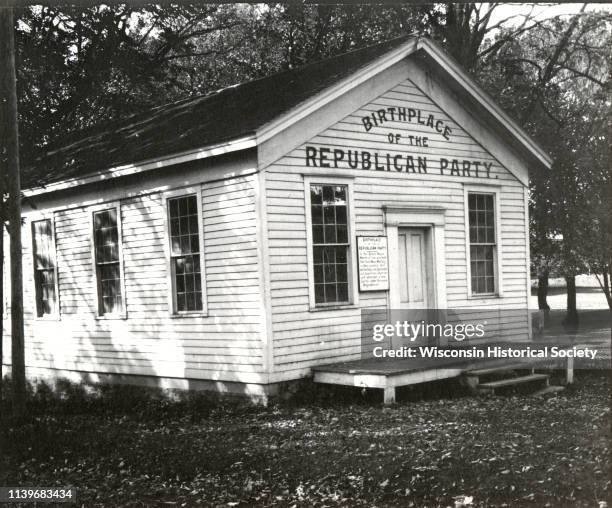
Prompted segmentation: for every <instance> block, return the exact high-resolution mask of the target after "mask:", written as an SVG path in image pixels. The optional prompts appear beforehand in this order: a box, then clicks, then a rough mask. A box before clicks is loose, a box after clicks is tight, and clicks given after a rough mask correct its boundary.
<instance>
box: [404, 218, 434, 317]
mask: <svg viewBox="0 0 612 508" xmlns="http://www.w3.org/2000/svg"><path fill="white" fill-rule="evenodd" d="M426 240H427V235H426V234H425V230H424V229H417V228H405V229H400V230H399V231H398V257H399V274H398V277H399V288H400V308H401V309H427V308H428V306H429V304H430V302H429V294H430V291H429V289H430V288H429V283H430V281H429V280H428V277H427V271H428V270H427V265H428V259H427V255H428V251H429V249H428V248H427V244H426Z"/></svg>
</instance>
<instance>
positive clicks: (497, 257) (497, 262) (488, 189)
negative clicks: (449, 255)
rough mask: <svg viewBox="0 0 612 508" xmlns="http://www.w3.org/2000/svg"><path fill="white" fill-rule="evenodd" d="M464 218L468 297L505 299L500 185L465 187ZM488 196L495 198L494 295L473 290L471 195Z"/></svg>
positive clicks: (471, 298)
mask: <svg viewBox="0 0 612 508" xmlns="http://www.w3.org/2000/svg"><path fill="white" fill-rule="evenodd" d="M463 190H464V216H465V258H466V270H467V281H466V282H467V295H468V299H470V300H478V299H481V300H490V299H494V298H502V297H503V289H502V288H503V280H502V264H501V252H502V244H501V203H500V195H501V188H500V186H498V185H464V186H463ZM470 194H488V195H491V196H493V211H494V213H495V218H494V221H495V245H494V247H493V269H494V279H493V280H494V284H495V288H494V291H493V292H492V293H475V292H474V291H473V290H472V260H471V249H470V246H471V242H470V214H469V210H470V208H469V195H470Z"/></svg>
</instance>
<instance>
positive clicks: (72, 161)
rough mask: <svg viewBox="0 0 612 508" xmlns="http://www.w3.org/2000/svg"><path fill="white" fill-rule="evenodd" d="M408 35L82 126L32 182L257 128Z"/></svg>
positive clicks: (29, 174)
mask: <svg viewBox="0 0 612 508" xmlns="http://www.w3.org/2000/svg"><path fill="white" fill-rule="evenodd" d="M408 39H409V37H400V38H397V39H393V40H390V41H387V42H383V43H381V44H376V45H374V46H368V47H366V48H363V49H359V50H356V51H351V52H349V53H344V54H342V55H339V56H336V57H333V58H328V59H325V60H322V61H319V62H315V63H312V64H309V65H305V66H303V67H299V68H297V69H292V70H288V71H285V72H280V73H277V74H273V75H271V76H268V77H265V78H261V79H256V80H253V81H248V82H246V83H242V84H239V85H235V86H230V87H227V88H224V89H222V90H219V91H217V92H214V93H211V94H209V95H202V96H197V97H193V98H189V99H185V100H182V101H179V102H174V103H171V104H166V105H163V106H159V107H156V108H154V109H152V110H150V111H147V112H145V113H141V114H137V115H134V116H131V117H129V118H126V119H123V120H121V121H118V122H111V123H106V124H104V125H101V126H100V127H94V128H92V129H89V130H88V131H86V132H84V133H76V134H75V135H74V136H72V138H68V139H65V140H63V142H62V144H61V146H58V147H54V148H52V149H50V150H49V151H48V152H47V154H46V155H45V156H44V157H42V158H40V159H38V160H37V161H35V162H34V163H33V164H32V165H30V166H29V167H24V169H23V173H24V176H23V180H24V187H25V188H27V187H32V186H38V185H44V184H48V183H51V182H56V181H62V180H66V179H71V178H78V177H82V176H85V175H89V174H92V173H96V172H99V171H104V170H107V169H110V168H114V167H117V166H122V165H125V164H130V163H136V162H141V161H146V160H151V159H156V158H160V157H165V156H168V155H172V154H177V153H181V152H188V151H190V150H196V149H200V148H203V147H208V146H213V145H219V144H221V143H224V142H228V141H232V140H235V139H239V138H245V137H246V136H249V135H254V134H255V132H256V131H257V129H258V128H259V127H261V126H262V125H265V124H266V123H268V122H270V121H271V120H273V119H274V118H277V117H278V116H280V115H282V114H283V113H285V112H287V111H289V110H290V109H292V108H293V107H294V106H296V105H297V104H299V103H301V102H303V101H304V100H306V99H308V98H310V97H312V96H314V95H316V94H317V93H318V92H320V91H321V90H323V89H325V88H327V87H329V86H330V85H332V84H333V83H335V82H337V81H338V80H340V79H342V78H344V77H346V76H349V75H350V74H352V73H354V72H355V71H357V70H359V69H360V68H361V67H363V66H364V65H367V64H369V63H370V62H371V61H372V60H375V59H376V58H377V57H379V56H381V55H383V54H385V53H386V52H388V51H390V50H392V49H393V48H396V47H398V46H400V45H401V44H402V43H404V42H406V40H408Z"/></svg>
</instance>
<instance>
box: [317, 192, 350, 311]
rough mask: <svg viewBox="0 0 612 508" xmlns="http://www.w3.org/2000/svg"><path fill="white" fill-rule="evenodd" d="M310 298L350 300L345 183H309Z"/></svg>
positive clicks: (333, 301)
mask: <svg viewBox="0 0 612 508" xmlns="http://www.w3.org/2000/svg"><path fill="white" fill-rule="evenodd" d="M310 217H311V233H312V255H313V266H312V272H313V288H314V302H315V305H317V306H326V305H337V304H347V303H350V291H351V287H350V281H349V274H350V270H349V263H350V236H349V209H348V186H347V185H337V184H315V183H313V184H310Z"/></svg>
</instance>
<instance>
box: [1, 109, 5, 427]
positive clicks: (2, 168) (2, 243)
mask: <svg viewBox="0 0 612 508" xmlns="http://www.w3.org/2000/svg"><path fill="white" fill-rule="evenodd" d="M0 107H2V105H1V104H0ZM0 132H2V129H0ZM0 150H1V149H0ZM0 153H1V151H0ZM3 202H4V164H2V163H0V420H1V419H2V413H1V411H2V388H3V386H2V384H3V383H2V380H3V376H4V372H3V369H2V362H3V360H4V209H3V208H4V207H3V206H2V205H3Z"/></svg>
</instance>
